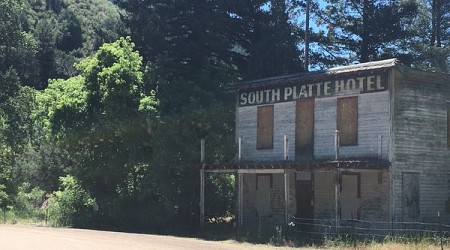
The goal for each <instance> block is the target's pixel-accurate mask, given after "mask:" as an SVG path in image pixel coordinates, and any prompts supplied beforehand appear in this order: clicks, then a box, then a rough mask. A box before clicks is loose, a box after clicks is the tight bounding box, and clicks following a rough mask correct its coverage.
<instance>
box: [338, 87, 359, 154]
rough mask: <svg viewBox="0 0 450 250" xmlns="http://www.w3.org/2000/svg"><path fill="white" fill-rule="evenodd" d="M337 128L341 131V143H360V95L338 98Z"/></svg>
mask: <svg viewBox="0 0 450 250" xmlns="http://www.w3.org/2000/svg"><path fill="white" fill-rule="evenodd" d="M336 119H337V120H336V129H337V130H339V132H340V134H339V135H340V145H341V146H349V145H357V144H358V97H357V96H354V97H345V98H338V99H337V117H336Z"/></svg>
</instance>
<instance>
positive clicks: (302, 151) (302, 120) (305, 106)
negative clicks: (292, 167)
mask: <svg viewBox="0 0 450 250" xmlns="http://www.w3.org/2000/svg"><path fill="white" fill-rule="evenodd" d="M313 155H314V99H313V98H310V99H303V100H298V101H297V104H296V116H295V156H296V160H297V161H309V160H312V159H313Z"/></svg>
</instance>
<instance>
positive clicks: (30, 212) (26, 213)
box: [13, 182, 45, 219]
mask: <svg viewBox="0 0 450 250" xmlns="http://www.w3.org/2000/svg"><path fill="white" fill-rule="evenodd" d="M44 195H45V191H43V190H41V189H40V188H38V187H33V188H31V185H30V184H29V183H27V182H24V183H22V185H20V186H19V187H18V191H17V195H16V197H15V200H14V205H13V207H14V212H15V213H16V215H17V216H19V217H21V218H35V219H37V218H39V217H42V216H41V215H42V210H41V205H42V203H43V202H44Z"/></svg>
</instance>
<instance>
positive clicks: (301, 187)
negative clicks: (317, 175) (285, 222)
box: [295, 173, 314, 229]
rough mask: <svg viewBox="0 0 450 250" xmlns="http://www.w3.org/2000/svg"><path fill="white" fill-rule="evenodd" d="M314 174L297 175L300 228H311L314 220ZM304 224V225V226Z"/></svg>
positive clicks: (297, 215) (298, 222)
mask: <svg viewBox="0 0 450 250" xmlns="http://www.w3.org/2000/svg"><path fill="white" fill-rule="evenodd" d="M313 183H314V182H313V174H312V173H297V181H296V198H297V213H296V216H295V217H297V218H299V219H298V221H297V224H298V225H299V227H300V228H303V229H306V228H311V227H312V225H310V224H313V222H314V221H313V219H314V188H313ZM303 223H304V224H303Z"/></svg>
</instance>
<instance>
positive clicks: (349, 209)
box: [340, 173, 361, 219]
mask: <svg viewBox="0 0 450 250" xmlns="http://www.w3.org/2000/svg"><path fill="white" fill-rule="evenodd" d="M340 197H341V219H359V211H358V210H359V201H358V199H359V198H360V197H361V176H360V174H358V173H345V174H342V176H341V195H340Z"/></svg>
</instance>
